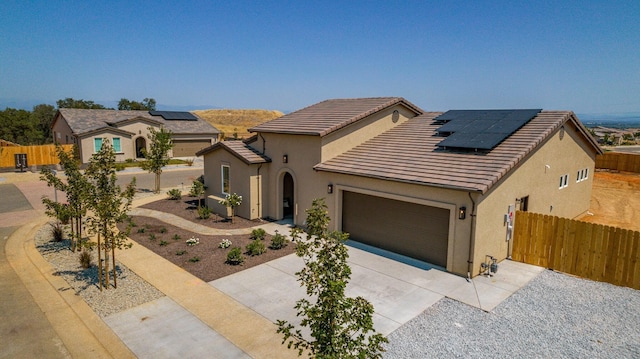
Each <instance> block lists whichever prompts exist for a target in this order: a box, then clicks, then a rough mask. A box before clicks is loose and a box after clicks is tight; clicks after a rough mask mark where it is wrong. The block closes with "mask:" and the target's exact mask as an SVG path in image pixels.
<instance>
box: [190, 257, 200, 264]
mask: <svg viewBox="0 0 640 359" xmlns="http://www.w3.org/2000/svg"><path fill="white" fill-rule="evenodd" d="M189 262H191V263H195V262H200V258H198V256H195V257H193V258H189Z"/></svg>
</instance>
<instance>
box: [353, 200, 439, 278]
mask: <svg viewBox="0 0 640 359" xmlns="http://www.w3.org/2000/svg"><path fill="white" fill-rule="evenodd" d="M449 218H450V213H449V209H446V208H439V207H433V206H427V205H422V204H417V203H411V202H404V201H399V200H395V199H389V198H383V197H377V196H372V195H367V194H361V193H356V192H350V191H343V192H342V231H343V232H347V233H349V234H350V239H351V240H354V241H357V242H361V243H364V244H367V245H370V246H374V247H377V248H381V249H384V250H388V251H392V252H395V253H399V254H402V255H405V256H407V257H411V258H415V259H418V260H421V261H424V262H428V263H431V264H435V265H438V266H442V267H445V268H446V266H447V250H448V244H449Z"/></svg>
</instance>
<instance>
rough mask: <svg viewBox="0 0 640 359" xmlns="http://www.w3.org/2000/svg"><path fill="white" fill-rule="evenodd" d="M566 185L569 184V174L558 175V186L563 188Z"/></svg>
mask: <svg viewBox="0 0 640 359" xmlns="http://www.w3.org/2000/svg"><path fill="white" fill-rule="evenodd" d="M568 185H569V175H568V174H566V175H563V176H560V187H558V188H560V189H563V188H565V187H567V186H568Z"/></svg>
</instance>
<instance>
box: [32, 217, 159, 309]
mask: <svg viewBox="0 0 640 359" xmlns="http://www.w3.org/2000/svg"><path fill="white" fill-rule="evenodd" d="M50 228H51V227H50V226H48V225H47V226H43V227H42V228H41V229H40V230H39V231H38V233H37V234H36V237H35V242H36V248H37V249H38V251H40V253H41V254H42V256H43V257H44V258H45V259H46V260H47V261H48V262H49V263H51V265H52V266H53V267H54V268H55V269H56V272H55V274H57V275H60V276H61V277H62V278H64V279H65V280H66V281H67V283H69V286H70V287H71V288H73V290H75V291H76V293H78V295H80V296H81V297H82V298H83V299H84V300H85V302H87V304H88V305H89V306H90V307H91V309H93V311H94V312H96V313H97V314H98V315H99V316H101V317H103V318H104V317H107V316H109V315H111V314H114V313H118V312H121V311H123V310H126V309H129V308H133V307H136V306H138V305H141V304H144V303H147V302H150V301H152V300H155V299H158V298H161V297H163V296H164V294H162V292H160V291H159V290H157V289H156V288H155V287H153V286H152V285H151V284H149V283H147V282H146V281H145V280H143V279H142V278H140V277H138V276H137V275H136V274H135V273H134V272H132V271H131V270H129V269H128V268H127V267H125V266H123V265H122V264H120V263H119V262H118V261H117V257H116V271H117V273H118V288H113V280H111V281H110V284H111V287H110V288H109V289H108V290H107V289H104V288H103V290H102V292H101V291H100V289H99V288H98V267H97V266H96V265H95V262H96V258H93V263H94V265H93V266H92V267H91V268H89V269H83V268H82V267H81V266H80V260H79V259H78V255H79V253H77V252H76V253H73V252H71V250H69V241H68V240H64V241H62V242H53V241H51V238H52V236H51V229H50ZM94 255H95V251H94ZM62 290H64V289H62Z"/></svg>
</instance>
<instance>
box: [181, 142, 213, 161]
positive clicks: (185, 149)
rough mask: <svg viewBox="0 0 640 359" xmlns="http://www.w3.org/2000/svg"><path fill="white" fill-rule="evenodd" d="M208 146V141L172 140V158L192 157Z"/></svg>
mask: <svg viewBox="0 0 640 359" xmlns="http://www.w3.org/2000/svg"><path fill="white" fill-rule="evenodd" d="M210 145H211V141H210V140H173V157H193V156H195V155H196V152H198V151H200V150H201V149H203V148H206V147H209V146H210Z"/></svg>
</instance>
